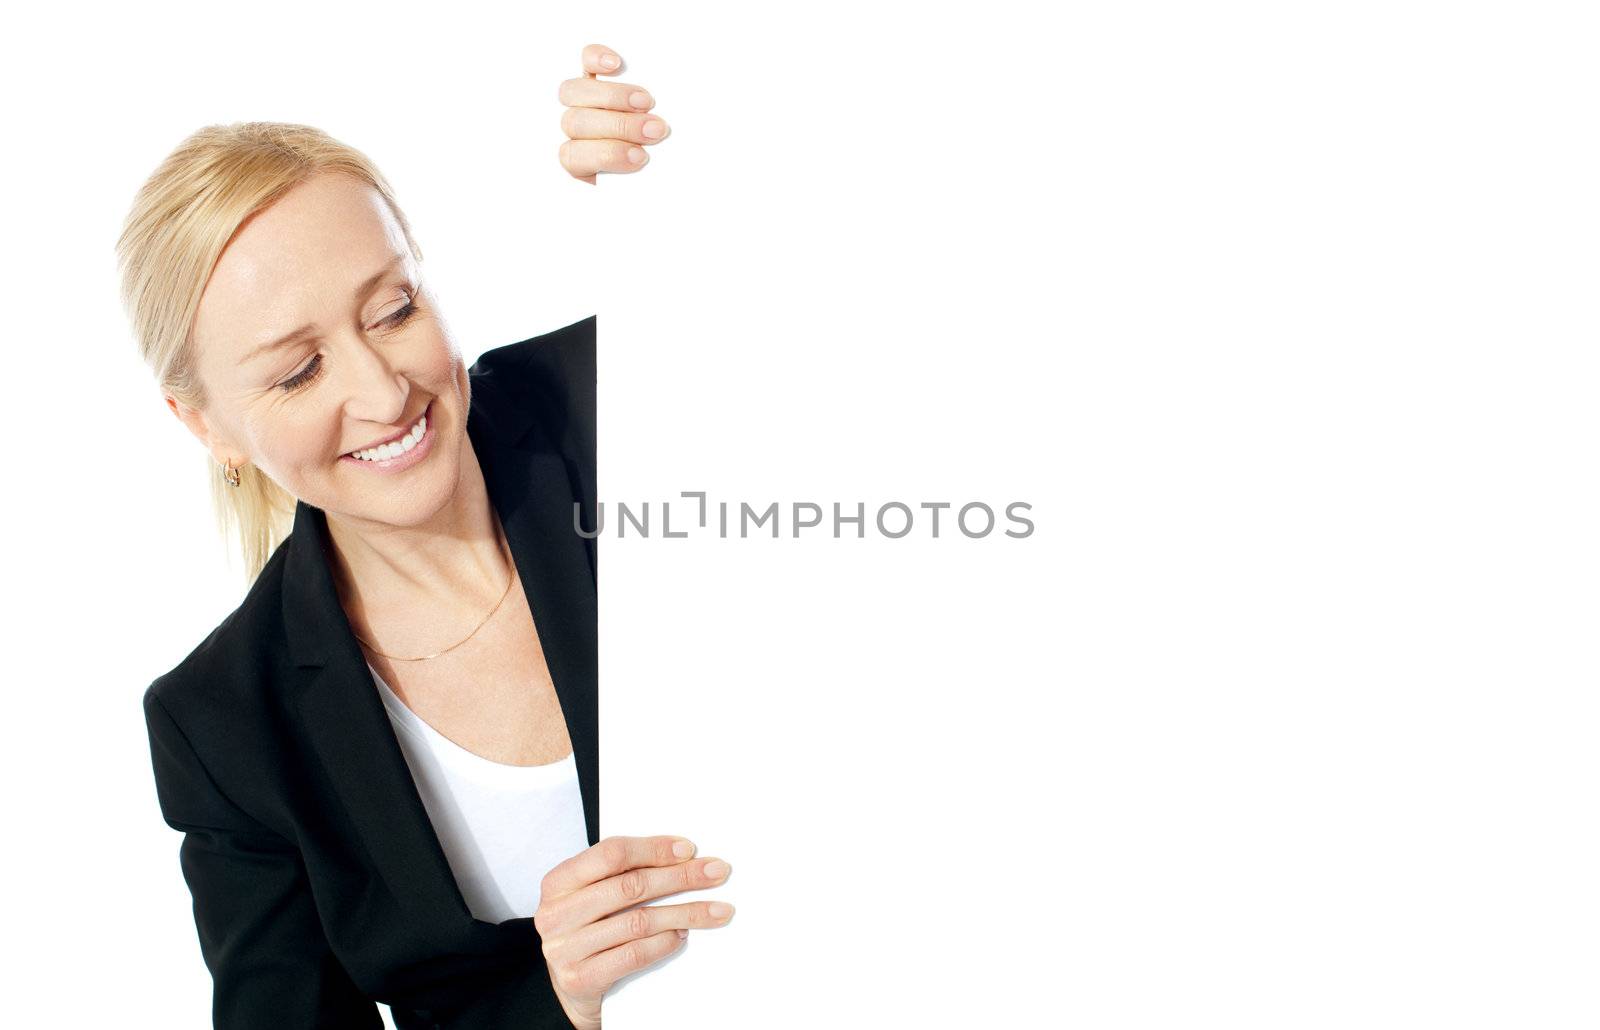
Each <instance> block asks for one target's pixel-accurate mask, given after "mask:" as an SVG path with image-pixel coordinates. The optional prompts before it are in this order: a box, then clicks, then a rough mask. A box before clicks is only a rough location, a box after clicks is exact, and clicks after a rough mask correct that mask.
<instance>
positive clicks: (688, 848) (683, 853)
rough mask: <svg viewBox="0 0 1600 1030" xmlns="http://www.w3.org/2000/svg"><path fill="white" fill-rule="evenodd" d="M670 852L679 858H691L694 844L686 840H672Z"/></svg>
mask: <svg viewBox="0 0 1600 1030" xmlns="http://www.w3.org/2000/svg"><path fill="white" fill-rule="evenodd" d="M672 853H673V854H674V855H677V856H678V857H679V858H693V857H694V844H692V843H691V842H689V841H686V840H680V841H674V842H673V845H672Z"/></svg>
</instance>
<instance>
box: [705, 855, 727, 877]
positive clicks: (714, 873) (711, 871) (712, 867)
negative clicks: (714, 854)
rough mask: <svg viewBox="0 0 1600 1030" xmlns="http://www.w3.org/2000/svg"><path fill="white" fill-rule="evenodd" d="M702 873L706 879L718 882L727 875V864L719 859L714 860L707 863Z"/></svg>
mask: <svg viewBox="0 0 1600 1030" xmlns="http://www.w3.org/2000/svg"><path fill="white" fill-rule="evenodd" d="M702 871H703V872H704V873H705V874H706V878H707V879H709V880H720V879H722V878H723V877H724V876H727V875H728V863H726V862H724V861H723V860H722V859H720V858H715V859H712V860H711V861H709V862H707V863H706V867H705V869H704V870H702Z"/></svg>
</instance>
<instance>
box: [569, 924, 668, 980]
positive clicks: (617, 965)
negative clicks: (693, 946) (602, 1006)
mask: <svg viewBox="0 0 1600 1030" xmlns="http://www.w3.org/2000/svg"><path fill="white" fill-rule="evenodd" d="M683 942H684V938H683V937H680V936H679V935H678V931H677V930H664V931H662V932H661V933H658V934H656V935H655V936H653V937H646V938H644V939H643V940H637V941H629V942H628V943H626V944H622V945H619V946H617V947H615V948H612V949H611V950H610V951H603V952H601V953H600V954H598V955H595V956H593V957H591V958H586V959H581V960H573V959H564V960H561V961H557V962H550V961H549V959H548V958H546V962H547V963H548V964H549V970H550V982H551V984H552V985H553V986H554V987H555V989H556V991H557V993H558V994H560V993H562V992H565V993H567V994H576V995H592V996H599V995H602V994H604V993H605V992H606V991H608V990H610V989H611V986H612V985H613V984H615V983H616V982H617V981H618V980H621V979H622V978H623V977H624V976H627V975H628V974H629V973H632V972H635V971H637V970H640V969H643V968H644V967H646V966H651V965H654V964H655V963H657V962H659V961H661V960H662V959H664V958H666V957H667V956H668V955H670V954H672V953H673V952H674V951H677V950H678V949H679V948H681V947H683Z"/></svg>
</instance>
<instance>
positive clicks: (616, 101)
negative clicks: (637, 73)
mask: <svg viewBox="0 0 1600 1030" xmlns="http://www.w3.org/2000/svg"><path fill="white" fill-rule="evenodd" d="M557 93H558V95H559V97H560V100H561V103H562V105H563V106H565V107H598V108H603V109H605V110H608V111H648V110H650V109H651V108H652V107H654V106H656V98H655V97H653V96H651V95H650V91H649V90H647V89H645V88H644V87H643V86H635V85H632V84H630V83H627V82H603V81H601V80H600V79H568V80H566V81H565V82H563V83H562V84H561V88H560V89H559V90H558V91H557Z"/></svg>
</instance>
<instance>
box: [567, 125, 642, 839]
mask: <svg viewBox="0 0 1600 1030" xmlns="http://www.w3.org/2000/svg"><path fill="white" fill-rule="evenodd" d="M649 160H650V155H649V154H646V153H645V152H644V148H643V147H636V146H634V145H633V144H631V143H629V142H628V141H627V140H620V139H569V140H567V141H566V142H565V143H563V144H561V166H562V167H563V168H565V169H566V170H567V171H568V172H571V173H572V174H573V175H575V176H577V177H578V178H580V179H587V181H589V182H593V181H594V174H595V173H596V172H636V171H638V170H639V169H641V168H643V167H644V166H645V163H646V162H647V161H649ZM595 847H599V845H598V844H596V845H595Z"/></svg>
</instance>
